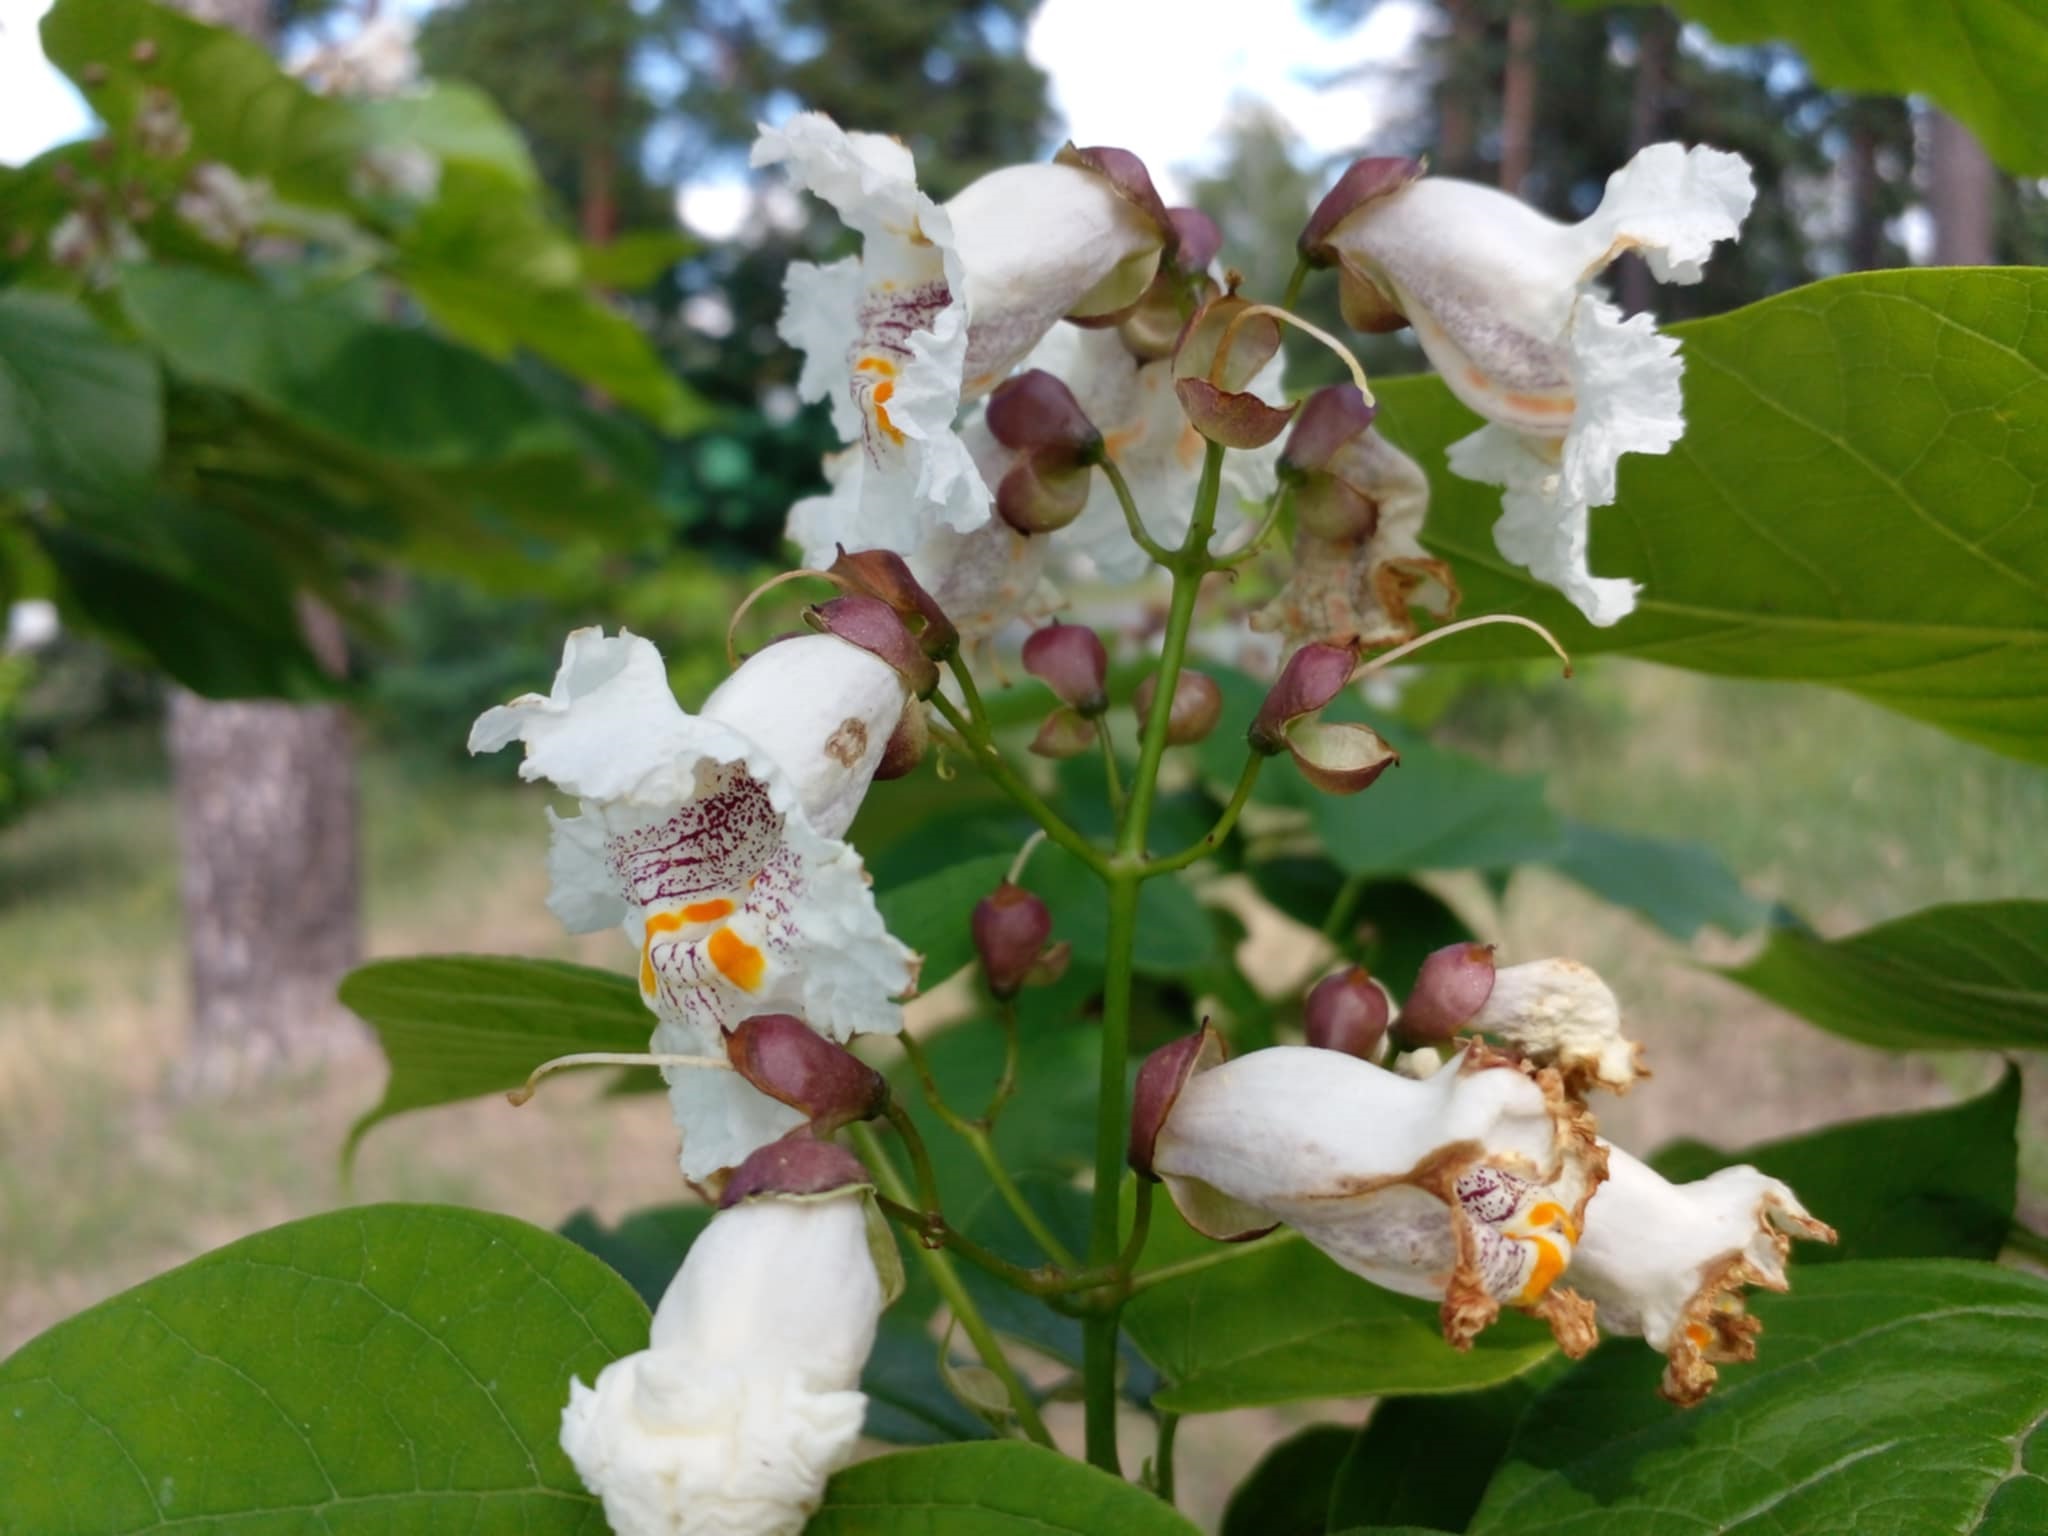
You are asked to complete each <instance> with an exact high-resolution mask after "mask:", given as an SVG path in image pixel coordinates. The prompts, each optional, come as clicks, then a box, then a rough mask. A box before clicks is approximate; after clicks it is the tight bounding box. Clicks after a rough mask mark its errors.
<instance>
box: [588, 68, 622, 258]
mask: <svg viewBox="0 0 2048 1536" xmlns="http://www.w3.org/2000/svg"><path fill="white" fill-rule="evenodd" d="M623 67H624V61H623V60H620V61H619V62H618V63H617V64H614V63H613V62H612V61H611V60H609V59H607V60H606V61H605V62H604V63H602V64H599V65H596V66H594V67H593V68H592V70H591V75H590V82H589V88H588V96H589V100H590V121H589V123H588V125H587V127H588V132H589V135H590V136H589V137H588V138H587V139H585V140H584V141H583V156H582V159H583V164H582V167H581V174H580V176H579V177H578V178H577V179H578V181H579V182H581V188H580V191H581V202H582V207H581V208H580V209H579V210H578V213H579V217H578V221H577V222H578V223H579V224H580V226H581V227H582V232H583V243H584V244H585V245H610V244H611V243H612V240H613V238H614V237H615V236H617V234H618V232H619V193H618V153H619V150H618V133H617V128H618V124H617V118H618V111H619V71H620V69H622V68H623Z"/></svg>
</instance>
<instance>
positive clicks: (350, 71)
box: [292, 12, 420, 96]
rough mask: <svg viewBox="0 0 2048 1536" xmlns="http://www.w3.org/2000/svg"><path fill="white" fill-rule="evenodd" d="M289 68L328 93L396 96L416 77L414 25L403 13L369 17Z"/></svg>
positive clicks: (407, 87)
mask: <svg viewBox="0 0 2048 1536" xmlns="http://www.w3.org/2000/svg"><path fill="white" fill-rule="evenodd" d="M292 73H294V74H296V75H297V76H298V77H299V78H300V79H301V80H304V81H305V82H306V83H307V84H308V85H310V86H312V87H313V89H314V90H316V91H324V92H325V93H326V94H328V95H330V96H396V95H398V94H400V93H401V92H403V91H406V90H409V89H410V88H411V87H412V86H414V85H415V84H417V83H418V81H419V76H420V56H419V49H418V48H417V46H416V45H415V29H414V27H413V24H412V22H411V21H410V20H409V19H408V18H406V17H404V16H394V15H392V14H390V13H388V12H387V13H385V14H383V15H379V16H374V17H372V18H371V19H370V20H369V21H367V22H365V23H363V25H362V26H360V27H358V28H357V29H356V30H355V31H354V32H351V33H350V34H349V35H348V36H347V37H345V38H343V39H342V40H341V41H340V42H335V43H323V44H322V45H321V46H320V47H318V48H315V49H314V50H313V51H312V52H311V53H309V54H307V55H305V57H303V58H301V59H300V60H299V61H298V62H297V63H296V64H294V65H293V66H292Z"/></svg>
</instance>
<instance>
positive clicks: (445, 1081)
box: [341, 955, 654, 1161]
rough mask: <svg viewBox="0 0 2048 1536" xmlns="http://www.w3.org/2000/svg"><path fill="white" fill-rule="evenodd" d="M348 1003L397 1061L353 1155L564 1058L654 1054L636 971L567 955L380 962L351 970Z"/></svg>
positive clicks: (344, 987) (344, 989)
mask: <svg viewBox="0 0 2048 1536" xmlns="http://www.w3.org/2000/svg"><path fill="white" fill-rule="evenodd" d="M341 1000H342V1002H343V1003H344V1004H346V1005H347V1006H348V1007H349V1008H351V1009H353V1010H354V1011H355V1012H356V1013H357V1014H358V1015H359V1016H360V1017H361V1018H362V1020H363V1022H364V1023H366V1024H368V1025H369V1026H370V1027H371V1028H372V1029H374V1030H375V1031H376V1032H377V1043H378V1044H379V1045H381V1046H382V1047H383V1048H384V1058H385V1060H386V1061H388V1062H389V1063H390V1064H391V1078H390V1081H388V1082H387V1083H386V1084H385V1085H384V1097H383V1099H382V1100H381V1101H380V1102H379V1103H378V1104H377V1106H376V1108H374V1109H372V1110H371V1111H370V1112H369V1113H368V1114H366V1115H364V1116H363V1117H362V1119H360V1120H358V1121H357V1122H356V1123H355V1125H354V1126H353V1127H351V1128H350V1130H349V1133H348V1143H347V1146H346V1148H345V1149H344V1151H343V1154H342V1156H343V1159H344V1161H346V1160H347V1159H349V1158H352V1157H354V1155H355V1150H356V1147H357V1145H358V1144H359V1143H360V1142H361V1141H362V1139H363V1137H364V1135H365V1134H367V1133H368V1131H369V1130H370V1128H371V1127H372V1126H374V1125H376V1124H378V1123H379V1122H380V1121H384V1120H389V1119H390V1118H391V1117H392V1116H393V1115H399V1114H403V1113H405V1111H407V1110H409V1109H425V1108H427V1107H429V1106H431V1105H435V1104H454V1103H458V1102H460V1101H461V1100H463V1099H474V1098H478V1097H480V1096H482V1095H483V1094H487V1093H503V1092H506V1091H508V1090H510V1089H513V1088H517V1087H518V1086H519V1085H520V1084H521V1083H524V1082H525V1081H526V1077H527V1074H528V1073H530V1072H531V1071H533V1069H534V1068H535V1067H537V1066H539V1065H540V1064H541V1063H542V1062H544V1061H548V1060H551V1059H552V1058H554V1057H556V1056H568V1055H572V1054H574V1053H576V1052H579V1051H644V1050H646V1049H647V1038H648V1036H649V1035H650V1034H652V1033H653V1030H654V1016H653V1015H652V1014H651V1013H649V1012H648V1011H647V1006H646V1004H644V1003H643V1002H642V1001H641V999H640V992H639V989H638V988H637V987H636V986H635V985H634V984H633V982H632V980H631V979H630V978H629V977H625V976H619V975H615V974H614V973H613V972H611V971H599V970H593V969H591V968H590V967H588V966H583V965H569V964H566V963H565V962H563V961H559V960H515V959H511V958H509V957H503V956H497V955H418V956H414V957H412V958H410V959H406V960H375V961H372V962H371V963H370V964H368V965H365V966H359V967H358V968H357V969H355V970H353V971H351V972H349V974H348V975H347V976H346V977H344V978H343V979H342V983H341Z"/></svg>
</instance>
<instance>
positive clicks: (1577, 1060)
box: [1467, 960, 1650, 1093]
mask: <svg viewBox="0 0 2048 1536" xmlns="http://www.w3.org/2000/svg"><path fill="white" fill-rule="evenodd" d="M1467 1027H1468V1028H1470V1029H1472V1030H1475V1031H1478V1032H1481V1033H1484V1034H1489V1035H1498V1036H1500V1038H1501V1039H1503V1040H1505V1041H1507V1043H1508V1044H1509V1045H1511V1046H1512V1047H1514V1049H1515V1051H1516V1053H1517V1054H1519V1055H1522V1056H1525V1057H1527V1058H1528V1059H1529V1060H1531V1061H1533V1062H1535V1063H1536V1064H1537V1065H1539V1066H1546V1067H1555V1068H1557V1070H1558V1071H1559V1073H1561V1074H1562V1075H1563V1077H1564V1081H1565V1086H1566V1088H1567V1089H1569V1090H1570V1091H1571V1092H1573V1093H1583V1092H1585V1091H1586V1089H1588V1088H1589V1087H1591V1086H1592V1085H1593V1084H1596V1083H1597V1084H1598V1085H1599V1086H1600V1087H1602V1088H1605V1089H1607V1090H1609V1091H1610V1092H1613V1093H1627V1092H1628V1090H1629V1088H1630V1087H1631V1086H1632V1085H1633V1084H1634V1082H1635V1080H1636V1079H1637V1078H1639V1077H1648V1076H1649V1075H1650V1070H1649V1068H1647V1067H1645V1066H1644V1065H1643V1061H1642V1056H1643V1048H1642V1046H1641V1045H1640V1044H1638V1043H1637V1042H1636V1041H1634V1040H1631V1039H1629V1038H1628V1037H1627V1036H1625V1035H1624V1034H1623V1033H1622V1032H1621V1004H1620V1003H1619V1002H1618V1001H1616V999H1615V996H1614V993H1613V991H1612V990H1611V989H1610V988H1609V987H1608V985H1607V983H1606V982H1604V981H1602V980H1601V979H1600V978H1599V976H1598V975H1597V974H1595V972H1594V971H1593V969H1592V968H1591V967H1590V966H1586V965H1581V964H1580V963H1579V962H1578V961H1576V960H1531V961H1527V962H1525V963H1524V964H1521V965H1506V966H1502V967H1501V968H1500V969H1499V970H1498V971H1497V972H1495V973H1494V978H1493V990H1492V992H1491V993H1489V994H1488V996H1487V999H1486V1001H1485V1003H1483V1004H1482V1005H1481V1006H1480V1009H1479V1011H1478V1013H1476V1014H1475V1015H1473V1017H1472V1020H1471V1023H1470V1024H1469V1025H1468V1026H1467Z"/></svg>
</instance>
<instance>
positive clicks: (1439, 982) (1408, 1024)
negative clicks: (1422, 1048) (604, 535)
mask: <svg viewBox="0 0 2048 1536" xmlns="http://www.w3.org/2000/svg"><path fill="white" fill-rule="evenodd" d="M1492 995H1493V946H1492V945H1491V944H1449V945H1446V946H1445V947H1444V948H1442V949H1439V950H1437V951H1436V952H1435V953H1434V954H1432V955H1431V956H1430V957H1429V958H1428V959H1427V960H1425V961H1423V962H1422V969H1421V970H1420V971H1419V972H1417V973H1416V977H1415V985H1414V986H1413V987H1412V988H1410V989H1409V992H1408V1001H1407V1003H1406V1004H1405V1005H1404V1006H1403V1007H1402V1009H1401V1017H1400V1018H1399V1019H1398V1020H1396V1021H1395V1025H1394V1029H1395V1033H1397V1034H1398V1035H1400V1037H1401V1039H1402V1040H1403V1041H1404V1042H1405V1043H1407V1044H1409V1045H1425V1044H1436V1043H1438V1042H1440V1041H1444V1040H1448V1039H1450V1038H1451V1037H1452V1036H1453V1035H1455V1034H1457V1032H1458V1031H1459V1030H1461V1029H1463V1028H1464V1027H1465V1026H1466V1025H1468V1024H1470V1023H1471V1022H1472V1020H1473V1019H1474V1018H1476V1017H1478V1014H1479V1010H1480V1009H1481V1008H1484V1007H1485V1006H1486V1000H1487V998H1489V997H1491V996H1492Z"/></svg>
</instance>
